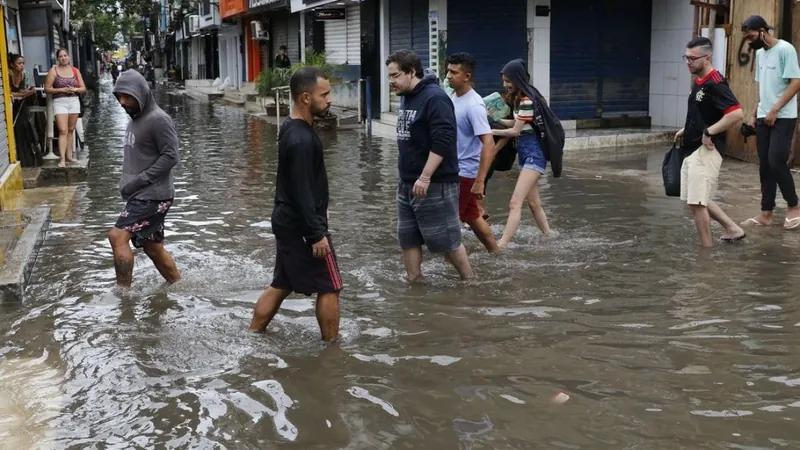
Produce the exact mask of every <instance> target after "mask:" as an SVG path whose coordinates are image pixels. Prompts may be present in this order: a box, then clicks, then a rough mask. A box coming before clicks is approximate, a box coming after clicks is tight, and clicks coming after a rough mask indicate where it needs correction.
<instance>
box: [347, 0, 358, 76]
mask: <svg viewBox="0 0 800 450" xmlns="http://www.w3.org/2000/svg"><path fill="white" fill-rule="evenodd" d="M346 22H347V64H349V65H351V66H360V65H361V7H360V6H358V5H352V6H348V7H347V16H346Z"/></svg>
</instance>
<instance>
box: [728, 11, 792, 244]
mask: <svg viewBox="0 0 800 450" xmlns="http://www.w3.org/2000/svg"><path fill="white" fill-rule="evenodd" d="M771 29H772V27H771V26H770V25H768V24H767V22H766V20H764V18H763V17H761V16H750V17H748V18H747V19H746V20H745V21H744V23H743V24H742V33H743V37H744V39H745V40H746V41H748V42H749V43H750V48H751V49H754V50H756V73H755V80H756V82H757V83H758V104H757V105H756V107H755V108H753V114H752V115H751V116H750V117H749V118H748V120H747V121H748V123H749V124H750V125H751V126H755V127H756V141H757V142H756V144H757V145H756V146H757V147H758V162H759V166H758V171H759V177H760V179H761V213H760V214H759V215H757V216H755V217H751V218H749V219H747V220H746V221H745V222H744V224H745V225H767V226H768V225H772V210H773V209H775V197H776V194H777V190H778V188H780V190H781V194H783V199H784V200H786V205H787V208H786V218H785V219H784V222H783V227H784V228H786V229H787V230H796V229H798V228H800V206H798V198H797V191H796V189H795V185H794V179H793V178H792V172H791V170H790V161H789V159H790V155H791V151H792V149H791V147H792V139H793V138H794V135H795V130H796V128H797V93H798V92H800V64H798V61H797V50H795V48H794V47H793V46H792V44H790V43H788V42H786V41H784V40H782V39H778V38H776V37H775V36H773V35H772V34H770V32H769V30H771Z"/></svg>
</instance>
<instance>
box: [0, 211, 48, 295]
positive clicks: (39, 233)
mask: <svg viewBox="0 0 800 450" xmlns="http://www.w3.org/2000/svg"><path fill="white" fill-rule="evenodd" d="M0 214H2V215H5V216H10V217H11V219H12V220H13V222H16V224H15V223H12V221H6V220H3V221H0V225H3V224H5V223H7V222H9V223H10V225H9V227H10V228H9V229H12V230H14V232H13V235H14V239H15V242H14V243H13V246H10V251H9V253H8V254H5V255H2V259H3V261H2V263H0V304H2V303H18V302H21V301H22V300H23V299H24V297H25V287H26V286H27V284H28V281H29V280H30V276H31V273H32V272H33V267H34V264H36V257H37V255H38V253H39V248H40V247H41V246H42V243H43V242H44V238H45V234H46V233H47V229H48V227H49V225H50V208H47V207H44V208H35V209H29V210H21V211H6V212H2V213H0Z"/></svg>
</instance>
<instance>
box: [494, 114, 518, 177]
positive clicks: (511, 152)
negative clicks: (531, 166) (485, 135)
mask: <svg viewBox="0 0 800 450" xmlns="http://www.w3.org/2000/svg"><path fill="white" fill-rule="evenodd" d="M489 126H490V127H491V128H492V129H493V130H505V129H506V127H504V126H503V125H501V124H500V123H499V122H495V121H493V120H491V119H490V120H489ZM501 139H504V138H501V137H498V136H495V137H494V143H495V144H497V142H498V141H500V140H501ZM516 160H517V140H516V139H514V138H509V139H508V142H507V143H506V145H505V146H504V147H503V148H502V149H500V151H499V152H497V154H496V155H494V161H492V169H491V171H490V173H492V172H495V171H497V172H505V171H508V170H511V168H512V167H514V161H516ZM488 178H491V176H489V177H488Z"/></svg>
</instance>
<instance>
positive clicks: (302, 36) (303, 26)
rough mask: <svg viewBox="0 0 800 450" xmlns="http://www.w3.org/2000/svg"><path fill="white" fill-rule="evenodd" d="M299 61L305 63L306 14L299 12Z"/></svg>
mask: <svg viewBox="0 0 800 450" xmlns="http://www.w3.org/2000/svg"><path fill="white" fill-rule="evenodd" d="M300 61H302V62H306V12H305V11H300Z"/></svg>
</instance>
